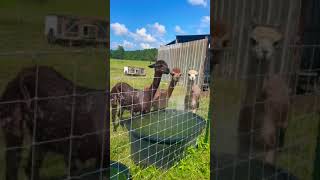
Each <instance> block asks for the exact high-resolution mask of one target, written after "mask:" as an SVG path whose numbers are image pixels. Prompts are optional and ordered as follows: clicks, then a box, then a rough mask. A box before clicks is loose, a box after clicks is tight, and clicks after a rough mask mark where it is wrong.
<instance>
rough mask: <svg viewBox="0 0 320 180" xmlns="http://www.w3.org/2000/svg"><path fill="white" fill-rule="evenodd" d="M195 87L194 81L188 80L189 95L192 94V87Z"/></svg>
mask: <svg viewBox="0 0 320 180" xmlns="http://www.w3.org/2000/svg"><path fill="white" fill-rule="evenodd" d="M193 85H194V81H192V80H190V79H188V82H187V94H191V90H192V86H193Z"/></svg>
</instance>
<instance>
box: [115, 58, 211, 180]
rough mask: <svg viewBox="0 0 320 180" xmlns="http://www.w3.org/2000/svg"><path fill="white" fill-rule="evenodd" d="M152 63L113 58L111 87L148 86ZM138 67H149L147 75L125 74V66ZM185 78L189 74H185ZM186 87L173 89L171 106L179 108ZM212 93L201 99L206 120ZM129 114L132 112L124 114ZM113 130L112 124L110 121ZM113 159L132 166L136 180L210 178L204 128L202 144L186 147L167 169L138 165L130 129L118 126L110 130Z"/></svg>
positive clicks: (208, 150)
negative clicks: (133, 153) (132, 157)
mask: <svg viewBox="0 0 320 180" xmlns="http://www.w3.org/2000/svg"><path fill="white" fill-rule="evenodd" d="M149 64H150V62H148V61H135V60H116V59H111V61H110V76H111V82H110V83H111V87H112V86H113V85H114V84H116V83H117V82H120V81H123V82H127V83H129V84H130V85H132V86H133V87H135V88H138V89H143V88H144V87H145V86H146V85H150V84H151V82H152V79H153V74H154V72H153V69H151V68H148V65H149ZM127 65H130V66H138V67H143V68H145V70H146V74H147V75H146V77H143V76H141V77H132V76H125V75H124V73H123V67H124V66H127ZM183 77H184V78H185V77H186V75H183ZM167 87H168V83H167V82H164V81H162V82H161V85H160V88H165V89H166V88H167ZM183 93H184V89H183V88H182V87H181V86H180V87H179V85H178V87H177V88H175V90H174V91H173V94H172V97H171V98H170V100H169V107H171V108H179V107H177V106H181V101H182V102H183V98H184V97H183V96H181V94H183ZM208 104H209V96H208V95H203V96H202V98H201V101H200V109H199V111H198V112H197V113H198V114H199V115H200V116H202V117H203V118H204V119H206V120H207V116H208ZM125 115H126V117H128V116H129V114H128V113H127V114H125ZM110 126H111V129H112V124H110ZM110 133H111V135H110V144H111V146H110V159H111V160H114V161H120V162H121V163H123V164H125V165H127V166H128V167H130V171H131V174H132V176H133V179H190V180H191V179H210V149H209V144H205V143H204V142H203V140H204V134H205V133H204V131H203V133H202V135H200V138H199V140H198V144H199V147H198V148H194V147H190V148H189V149H187V150H186V156H185V158H184V159H183V160H181V161H180V162H178V163H177V164H176V165H175V166H174V167H172V168H170V169H168V170H161V169H157V168H155V167H154V166H151V167H147V168H146V169H142V168H140V167H139V166H136V165H135V164H134V162H133V161H132V160H131V158H130V156H131V155H130V141H129V136H128V131H127V130H126V129H125V128H122V127H120V128H118V131H117V132H110Z"/></svg>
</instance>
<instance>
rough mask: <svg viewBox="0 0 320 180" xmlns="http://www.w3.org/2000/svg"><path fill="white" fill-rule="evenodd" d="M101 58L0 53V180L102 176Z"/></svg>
mask: <svg viewBox="0 0 320 180" xmlns="http://www.w3.org/2000/svg"><path fill="white" fill-rule="evenodd" d="M104 54H105V53H104V51H103V50H96V49H90V48H84V49H78V50H75V51H70V52H63V51H50V50H46V51H29V52H26V51H19V52H17V51H13V52H1V57H0V58H1V75H0V77H1V78H0V79H1V103H0V104H1V105H0V107H1V108H0V109H1V113H0V115H1V131H0V132H1V133H0V134H1V136H0V137H1V138H0V139H1V162H2V163H1V167H2V168H1V172H0V174H1V179H75V178H80V179H86V178H96V179H99V177H100V178H101V179H102V177H104V178H106V177H105V171H106V169H105V168H106V166H105V165H104V164H103V162H106V160H105V159H103V158H102V157H106V154H105V153H106V150H105V148H106V127H105V118H106V116H105V114H106V111H107V108H106V105H107V103H106V100H107V99H106V88H105V84H106V76H105V72H106V70H105V69H106V67H105V62H103V61H102V60H101V59H103V56H104ZM66 59H68V60H69V61H68V62H67V63H66V62H65V61H66ZM88 59H91V60H92V61H91V62H90V63H88V61H87V60H88ZM92 70H95V73H92ZM97 127H98V128H97ZM88 160H89V161H88ZM78 161H79V162H78Z"/></svg>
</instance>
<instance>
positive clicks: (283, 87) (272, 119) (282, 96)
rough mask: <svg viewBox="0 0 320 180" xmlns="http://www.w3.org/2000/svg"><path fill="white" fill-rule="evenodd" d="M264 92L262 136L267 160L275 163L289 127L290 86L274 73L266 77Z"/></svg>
mask: <svg viewBox="0 0 320 180" xmlns="http://www.w3.org/2000/svg"><path fill="white" fill-rule="evenodd" d="M262 93H263V94H262V95H263V97H264V99H265V103H264V114H263V115H264V117H263V124H262V132H261V136H262V142H263V143H264V144H265V147H266V154H265V161H266V162H269V163H271V164H273V163H274V161H275V149H276V148H277V147H282V146H283V145H284V135H285V131H286V129H287V127H288V111H289V102H290V97H289V88H288V86H287V84H286V82H285V81H284V80H283V79H282V78H281V77H280V76H279V75H272V76H271V77H266V78H265V79H264V82H263V89H262ZM277 135H279V137H277Z"/></svg>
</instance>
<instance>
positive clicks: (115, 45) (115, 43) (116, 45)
mask: <svg viewBox="0 0 320 180" xmlns="http://www.w3.org/2000/svg"><path fill="white" fill-rule="evenodd" d="M118 46H119V43H117V42H111V49H117V47H118Z"/></svg>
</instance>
